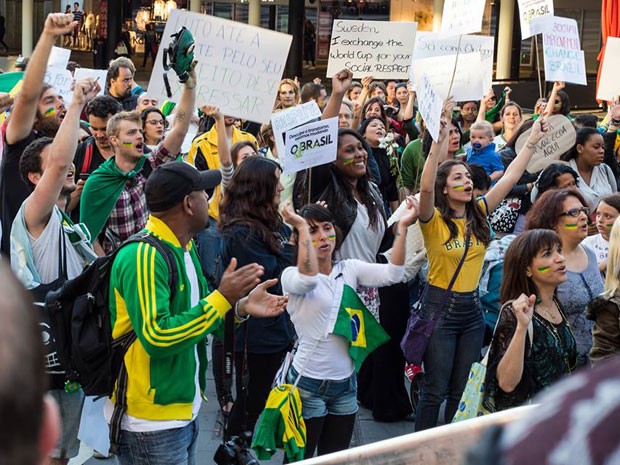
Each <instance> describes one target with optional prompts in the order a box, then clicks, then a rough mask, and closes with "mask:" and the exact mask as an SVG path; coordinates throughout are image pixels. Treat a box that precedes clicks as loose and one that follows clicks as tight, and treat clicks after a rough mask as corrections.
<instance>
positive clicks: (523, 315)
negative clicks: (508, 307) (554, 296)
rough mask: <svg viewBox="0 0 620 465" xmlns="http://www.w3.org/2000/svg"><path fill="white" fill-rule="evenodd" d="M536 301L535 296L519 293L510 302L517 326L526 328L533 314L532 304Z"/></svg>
mask: <svg viewBox="0 0 620 465" xmlns="http://www.w3.org/2000/svg"><path fill="white" fill-rule="evenodd" d="M535 303H536V296H535V295H534V294H532V295H531V296H529V297H528V296H526V295H525V294H521V295H520V296H519V297H518V298H517V299H515V300H514V301H513V302H512V311H513V312H514V314H515V317H516V318H517V326H520V327H521V328H527V327H528V325H529V324H530V321H532V317H533V316H534V304H535Z"/></svg>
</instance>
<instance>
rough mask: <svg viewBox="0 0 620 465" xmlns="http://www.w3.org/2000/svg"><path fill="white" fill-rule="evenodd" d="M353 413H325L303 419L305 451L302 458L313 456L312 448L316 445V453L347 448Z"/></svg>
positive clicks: (351, 430)
mask: <svg viewBox="0 0 620 465" xmlns="http://www.w3.org/2000/svg"><path fill="white" fill-rule="evenodd" d="M355 415H356V414H355V413H354V414H353V415H326V416H324V417H317V418H310V419H309V420H305V423H306V452H305V455H304V458H306V459H309V458H311V457H312V456H314V450H315V449H316V448H317V447H318V451H317V455H326V454H331V453H332V452H338V451H341V450H345V449H348V448H349V444H351V437H352V436H353V427H354V425H355Z"/></svg>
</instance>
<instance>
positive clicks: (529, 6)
mask: <svg viewBox="0 0 620 465" xmlns="http://www.w3.org/2000/svg"><path fill="white" fill-rule="evenodd" d="M545 15H553V0H519V22H520V23H521V40H525V39H527V38H529V37H532V36H533V35H534V33H533V32H532V31H531V30H530V21H531V20H532V19H533V18H537V17H539V16H545Z"/></svg>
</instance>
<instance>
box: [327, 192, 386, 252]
mask: <svg viewBox="0 0 620 465" xmlns="http://www.w3.org/2000/svg"><path fill="white" fill-rule="evenodd" d="M356 202H357V201H356ZM377 215H380V213H377ZM384 233H385V224H384V223H383V219H382V218H378V220H377V225H376V226H370V217H369V216H368V210H367V209H366V207H365V206H364V205H362V204H361V203H359V202H357V216H356V217H355V221H354V222H353V225H352V226H351V230H350V231H349V234H347V237H345V238H344V242H343V243H342V246H341V247H340V250H338V252H336V256H337V257H338V258H339V259H347V258H356V259H358V260H363V261H365V262H368V263H375V262H376V256H377V253H378V252H379V246H380V245H381V241H382V240H383V234H384Z"/></svg>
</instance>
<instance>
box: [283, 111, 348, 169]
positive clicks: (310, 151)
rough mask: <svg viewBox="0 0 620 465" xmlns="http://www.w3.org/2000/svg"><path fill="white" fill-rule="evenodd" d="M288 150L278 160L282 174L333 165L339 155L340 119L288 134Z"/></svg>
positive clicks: (308, 126) (332, 119)
mask: <svg viewBox="0 0 620 465" xmlns="http://www.w3.org/2000/svg"><path fill="white" fill-rule="evenodd" d="M285 146H286V149H285V150H284V152H282V154H281V155H280V152H278V158H279V160H280V162H281V163H282V173H285V174H288V173H296V172H297V171H301V170H304V169H308V168H312V167H313V166H318V165H324V164H325V163H331V162H332V161H334V160H335V159H336V155H337V153H338V118H337V117H335V118H329V119H324V120H320V121H316V122H314V123H308V124H304V125H303V126H299V127H297V128H294V129H291V130H289V131H287V133H286V143H285Z"/></svg>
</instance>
